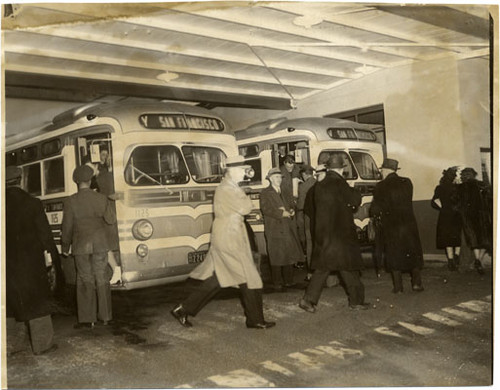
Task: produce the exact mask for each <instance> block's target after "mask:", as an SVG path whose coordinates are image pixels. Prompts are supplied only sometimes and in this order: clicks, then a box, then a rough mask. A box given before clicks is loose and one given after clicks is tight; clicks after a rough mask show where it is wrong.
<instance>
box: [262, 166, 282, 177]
mask: <svg viewBox="0 0 500 390" xmlns="http://www.w3.org/2000/svg"><path fill="white" fill-rule="evenodd" d="M272 175H280V176H283V174H282V173H281V170H280V169H279V168H271V169H270V170H269V172H267V176H266V179H269V178H270V177H271V176H272Z"/></svg>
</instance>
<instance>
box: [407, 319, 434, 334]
mask: <svg viewBox="0 0 500 390" xmlns="http://www.w3.org/2000/svg"><path fill="white" fill-rule="evenodd" d="M398 324H399V325H401V326H402V327H403V328H406V329H408V330H409V331H411V332H413V333H416V334H419V335H422V336H427V335H430V334H432V333H434V332H435V330H434V329H430V328H426V327H425V326H419V325H414V324H410V323H408V322H404V321H398Z"/></svg>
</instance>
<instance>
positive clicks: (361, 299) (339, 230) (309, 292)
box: [299, 154, 368, 313]
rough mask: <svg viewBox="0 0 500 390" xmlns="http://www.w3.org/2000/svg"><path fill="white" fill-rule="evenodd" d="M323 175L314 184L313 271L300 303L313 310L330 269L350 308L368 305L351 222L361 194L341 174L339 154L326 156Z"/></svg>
mask: <svg viewBox="0 0 500 390" xmlns="http://www.w3.org/2000/svg"><path fill="white" fill-rule="evenodd" d="M326 165H327V170H328V171H327V173H326V177H325V178H324V179H323V180H322V181H320V182H318V183H317V184H316V185H315V186H314V193H313V194H314V205H315V207H314V209H315V216H314V225H315V226H314V248H313V257H312V268H314V270H315V271H314V273H313V275H312V277H311V281H310V282H309V285H308V286H307V289H306V292H305V294H304V297H303V298H302V299H301V300H300V303H299V306H300V308H302V309H303V310H305V311H307V312H310V313H314V312H315V311H316V305H317V303H318V301H319V298H320V296H321V292H322V290H323V287H324V284H325V281H326V279H327V278H328V275H329V274H330V273H331V272H332V271H338V272H339V274H340V277H341V279H342V280H343V282H344V285H345V288H346V292H347V295H348V303H349V308H350V309H352V310H364V309H368V304H366V303H365V289H364V286H363V283H362V282H361V278H360V270H361V269H362V268H363V261H362V259H361V249H360V245H359V242H358V237H357V234H356V226H355V225H354V218H353V212H355V210H356V209H357V208H358V207H359V205H360V204H361V194H360V193H359V191H358V190H356V189H354V188H352V187H350V186H349V184H347V182H346V180H345V179H344V177H343V176H342V172H343V170H344V167H345V163H344V160H343V158H342V156H340V155H338V154H334V155H332V156H331V157H330V159H329V160H328V163H327V164H326Z"/></svg>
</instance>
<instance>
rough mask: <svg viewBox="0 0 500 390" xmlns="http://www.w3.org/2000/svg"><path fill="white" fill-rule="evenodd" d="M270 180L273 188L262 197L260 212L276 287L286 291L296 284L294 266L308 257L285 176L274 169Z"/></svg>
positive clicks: (263, 193) (271, 171)
mask: <svg viewBox="0 0 500 390" xmlns="http://www.w3.org/2000/svg"><path fill="white" fill-rule="evenodd" d="M267 179H268V180H269V182H270V185H269V187H266V188H264V189H263V190H262V192H261V194H260V209H261V211H262V215H263V216H264V234H265V237H266V242H267V254H268V255H269V263H270V264H271V276H272V279H273V284H274V288H275V290H276V291H284V290H285V289H286V287H292V286H293V285H294V282H293V264H295V263H297V262H299V261H303V259H304V254H303V252H302V248H301V246H300V241H299V237H298V233H297V228H296V225H295V223H293V221H292V217H293V216H294V210H293V207H292V206H291V205H290V204H289V203H288V202H287V201H286V199H284V198H283V196H282V193H281V188H280V184H281V180H282V174H281V172H280V170H279V168H272V169H271V170H270V171H269V173H268V174H267Z"/></svg>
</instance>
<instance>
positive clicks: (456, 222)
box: [431, 167, 462, 271]
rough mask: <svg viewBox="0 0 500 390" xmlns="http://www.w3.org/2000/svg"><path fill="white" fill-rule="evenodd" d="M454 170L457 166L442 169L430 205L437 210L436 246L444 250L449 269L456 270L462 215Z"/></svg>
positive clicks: (455, 170)
mask: <svg viewBox="0 0 500 390" xmlns="http://www.w3.org/2000/svg"><path fill="white" fill-rule="evenodd" d="M456 172H457V167H452V168H448V169H446V170H444V171H443V176H442V177H441V180H440V181H439V185H438V186H437V187H436V189H435V190H434V196H433V197H432V201H431V206H432V207H433V208H435V209H436V210H439V217H438V222H437V229H436V246H437V248H439V249H445V250H446V257H447V259H448V268H449V269H450V271H456V270H457V267H458V263H459V255H460V242H461V239H460V235H461V233H462V217H461V215H460V212H459V211H458V202H459V198H458V186H457V184H455V183H454V180H455V176H456Z"/></svg>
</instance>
